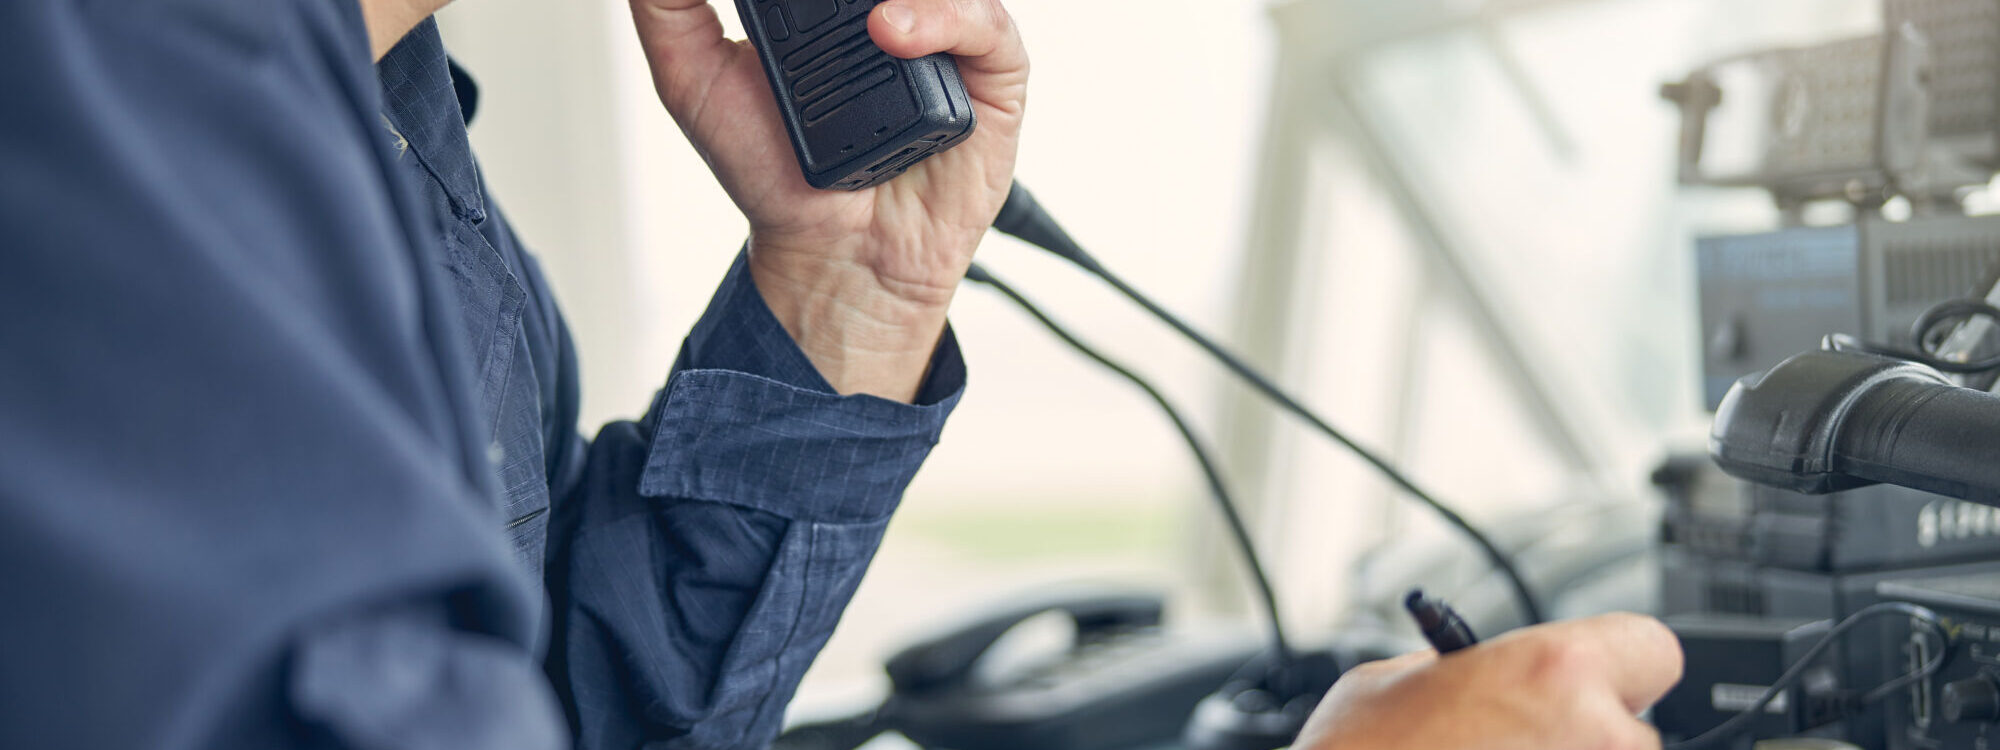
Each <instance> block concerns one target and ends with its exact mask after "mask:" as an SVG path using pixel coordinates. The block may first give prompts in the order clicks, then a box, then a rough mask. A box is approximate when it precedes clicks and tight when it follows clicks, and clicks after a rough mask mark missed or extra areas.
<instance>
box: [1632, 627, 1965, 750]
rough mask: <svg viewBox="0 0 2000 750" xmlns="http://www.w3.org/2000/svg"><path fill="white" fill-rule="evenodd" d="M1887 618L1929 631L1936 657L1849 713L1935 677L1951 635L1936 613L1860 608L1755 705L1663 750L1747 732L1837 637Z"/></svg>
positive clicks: (1690, 748) (1694, 747)
mask: <svg viewBox="0 0 2000 750" xmlns="http://www.w3.org/2000/svg"><path fill="white" fill-rule="evenodd" d="M1887 615H1904V616H1907V617H1909V618H1910V619H1911V620H1913V621H1915V622H1920V623H1923V624H1924V626H1925V627H1927V628H1929V629H1930V631H1931V634H1932V635H1935V636H1937V638H1938V650H1937V655H1936V656H1934V657H1931V659H1930V660H1929V661H1927V662H1925V663H1923V664H1920V665H1918V666H1917V668H1916V669H1915V670H1912V671H1911V672H1909V673H1907V674H1904V675H1903V676H1901V677H1897V678H1896V679H1893V680H1889V681H1888V682H1884V683H1882V684H1881V685H1878V686H1876V687H1875V688H1874V689H1872V690H1869V691H1868V692H1867V693H1864V694H1862V695H1861V696H1860V697H1859V698H1858V699H1856V700H1855V701H1854V703H1852V704H1851V709H1852V710H1859V709H1860V708H1861V707H1864V706H1868V705H1871V704H1874V703H1878V702H1880V701H1882V700H1883V699H1885V698H1888V697H1889V696H1891V695H1894V694H1896V691H1898V690H1902V689H1903V688H1906V687H1909V686H1910V685H1911V684H1914V683H1916V682H1917V681H1918V680H1923V679H1927V678H1929V677H1930V676H1931V675H1934V674H1937V672H1938V670H1940V669H1943V668H1944V664H1945V660H1946V659H1947V658H1949V656H1950V654H1951V648H1950V646H1951V633H1950V631H1948V630H1946V629H1945V626H1944V622H1943V621H1941V620H1939V619H1938V616H1937V613H1935V612H1932V611H1930V610H1929V609H1927V608H1924V607H1919V606H1917V605H1915V604H1909V603H1907V602H1883V603H1881V604H1875V605H1871V606H1868V607H1863V608H1862V609H1861V610H1860V611H1857V612H1855V613H1854V614H1851V615H1848V616H1847V617H1845V618H1843V619H1841V621H1840V622H1839V623H1838V624H1836V625H1834V626H1833V628H1832V629H1830V630H1828V631H1826V635H1823V636H1820V639H1819V641H1818V642H1816V643H1814V644H1813V645H1812V648H1808V649H1806V652H1805V653H1804V654H1801V655H1800V656H1799V659H1798V661H1797V662H1795V663H1793V664H1792V666H1791V668H1790V669H1787V670H1785V672H1784V673H1783V674H1781V675H1779V676H1778V679H1776V680H1773V681H1772V682H1771V686H1770V687H1769V688H1766V689H1765V690H1764V694H1763V695H1760V696H1758V697H1757V700H1756V701H1755V702H1753V703H1751V704H1750V705H1748V706H1745V707H1744V708H1743V710H1742V711H1739V712H1737V714H1736V715H1735V716H1731V717H1729V719H1728V720H1727V721H1724V722H1722V723H1721V724H1717V725H1716V726H1715V728H1714V729H1710V730H1708V731H1706V732H1702V733H1701V734H1699V735H1695V736H1694V737H1691V738H1689V739H1685V740H1682V741H1680V742H1674V743H1669V744H1668V745H1667V746H1666V750H1698V749H1699V748H1705V747H1709V746H1712V745H1714V744H1716V743H1718V742H1722V741H1724V740H1728V739H1730V738H1733V737H1735V736H1737V735H1739V734H1742V733H1743V732H1744V731H1747V730H1748V729H1749V728H1750V723H1751V722H1753V721H1756V720H1757V718H1758V717H1760V716H1762V715H1764V710H1765V708H1767V707H1769V706H1770V705H1771V701H1774V700H1777V699H1778V696H1779V695H1782V694H1784V692H1785V691H1786V690H1789V689H1791V688H1792V687H1794V686H1796V685H1798V683H1799V682H1800V681H1801V680H1803V679H1805V675H1806V672H1807V671H1808V670H1810V669H1812V667H1813V663H1814V662H1815V661H1816V660H1817V659H1818V658H1819V656H1820V654H1823V653H1826V650H1827V649H1829V648H1833V644H1834V643H1835V642H1837V641H1839V640H1840V637H1841V636H1843V635H1846V634H1847V632H1848V631H1850V630H1853V629H1854V628H1855V627H1856V626H1859V625H1860V624H1861V623H1863V622H1866V621H1868V620H1871V619H1874V618H1877V617H1883V616H1887Z"/></svg>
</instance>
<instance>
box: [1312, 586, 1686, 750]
mask: <svg viewBox="0 0 2000 750" xmlns="http://www.w3.org/2000/svg"><path fill="white" fill-rule="evenodd" d="M1680 675H1681V652H1680V644H1679V642H1678V641H1676V640H1675V638H1674V635H1673V633H1672V632H1671V631H1669V630H1667V628H1666V626H1664V625H1661V624H1660V623H1659V621H1657V620H1654V619H1652V618H1649V617H1640V616H1637V615H1604V616H1601V617H1593V618H1590V619H1586V620H1575V621H1571V622H1561V623H1555V624H1552V625H1543V626H1538V627H1533V628H1525V629H1522V630H1517V631H1514V632H1512V633H1508V634H1505V635H1502V636H1500V637H1499V638H1495V639H1493V640H1491V641H1488V642H1486V643H1482V644H1479V645H1477V646H1472V647H1470V648H1466V649H1464V650H1461V651H1456V652H1453V653H1450V654H1447V655H1445V656H1442V657H1440V656H1438V655H1437V654H1436V653H1435V652H1430V651H1426V652H1421V653H1416V654H1410V655H1407V656H1403V657H1399V658H1396V659H1391V660H1388V661H1384V662H1376V663H1373V664H1364V665H1362V666H1359V667H1356V668H1354V669H1352V670H1349V671H1348V672H1347V674H1346V675H1344V676H1342V677H1341V678H1340V681H1339V682H1336V683H1334V686H1333V690H1332V691H1331V692H1329V693H1328V694H1327V696H1326V699H1325V700H1324V701H1322V702H1321V703H1320V706H1319V710H1318V711H1317V712H1316V713H1315V715H1314V716H1313V718H1312V721H1311V722H1310V723H1309V724H1308V725H1307V726H1306V730H1305V733H1304V734H1303V735H1301V736H1300V738H1299V741H1298V743H1297V744H1295V745H1293V747H1295V748H1299V749H1300V750H1393V749H1394V748H1410V747H1440V748H1443V747H1448V748H1456V749H1457V750H1515V749H1517V748H1518V749H1519V750H1646V749H1647V748H1653V749H1655V750H1657V748H1659V747H1660V737H1659V734H1658V733H1657V732H1655V731H1654V730H1653V728H1652V727H1650V726H1647V725H1646V724H1645V723H1644V722H1642V721H1640V720H1638V719H1637V718H1635V717H1636V715H1637V714H1638V713H1639V712H1640V711H1643V710H1645V709H1646V708H1647V707H1648V706H1651V705H1652V704H1653V703H1655V702H1657V701H1659V699H1660V698H1661V696H1664V695H1666V692H1667V690H1668V689H1669V688H1671V687H1673V685H1674V683H1676V682H1678V681H1679V680H1680Z"/></svg>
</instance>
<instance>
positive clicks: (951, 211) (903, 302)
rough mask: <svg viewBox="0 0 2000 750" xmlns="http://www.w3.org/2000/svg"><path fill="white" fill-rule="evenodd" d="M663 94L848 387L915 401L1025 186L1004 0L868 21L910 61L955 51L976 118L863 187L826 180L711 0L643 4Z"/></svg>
mask: <svg viewBox="0 0 2000 750" xmlns="http://www.w3.org/2000/svg"><path fill="white" fill-rule="evenodd" d="M631 4H632V15H633V18H634V20H635V22H636V23H637V25H638V29H639V38H640V42H641V44H642V45H643V46H644V47H645V49H646V55H647V58H648V61H649V62H650V64H651V66H652V71H653V82H654V85H655V87H656V88H657V89H658V90H659V94H660V100H661V101H662V102H664V103H665V104H666V107H667V110H668V111H669V112H670V113H672V114H673V116H674V119H675V121H676V122H678V123H679V124H680V127H681V130H682V131H684V132H685V133H686V134H687V136H688V138H689V140H691V141H692V142H693V143H694V146H695V149H696V150H697V151H699V152H700V153H701V156H702V158H703V160H705V161H706V162H707V163H708V165H709V168H710V169H711V170H712V171H714V172H715V175H716V177H717V178H718V179H719V180H720V181H721V183H722V186H723V188H724V189H725V190H727V191H728V193H729V196H730V198H731V199H732V200H734V201H735V203H736V205H737V207H738V208H740V209H742V211H743V213H744V215H745V216H746V217H748V218H749V220H750V270H751V275H752V277H753V278H754V279H755V280H756V283H757V287H758V290H759V291H760V292H761V293H762V294H763V295H764V298H765V300H766V302H768V303H769V304H770V306H771V310H772V312H774V313H776V314H777V316H778V320H779V321H780V322H781V323H783V324H784V325H785V328H786V330H787V331H789V332H790V333H791V334H792V337H793V338H794V339H795V340H797V341H798V343H799V345H800V347H801V348H802V349H804V350H805V352H806V355H807V356H808V357H809V358H811V359H812V361H813V364H814V365H815V366H817V367H818V368H819V370H820V372H821V374H822V375H824V376H826V378H827V380H828V381H829V382H831V383H833V385H834V387H835V388H836V389H838V390H840V391H841V392H842V393H873V394H875V395H880V396H885V397H889V398H896V399H900V400H909V399H910V398H913V397H914V396H915V394H916V389H917V387H918V385H919V384H920V383H921V381H922V378H923V375H924V367H925V366H926V365H927V364H928V363H929V361H930V356H931V353H932V351H933V350H934V349H935V347H936V345H937V341H938V337H939V335H940V334H941V333H942V332H943V328H944V321H945V311H946V308H947V307H948V306H949V305H950V303H951V298H952V295H953V293H954V292H955V290H956V289H957V288H958V284H959V281H960V279H962V278H963V277H964V275H965V271H966V268H967V267H968V266H970V265H971V263H972V254H973V251H974V250H975V249H976V248H977V247H978V245H979V242H980V240H981V238H983V237H984V236H985V234H986V230H987V227H988V226H989V225H990V224H991V223H992V221H993V217H994V216H995V215H997V214H998V213H999V211H1000V205H1001V203H1003V202H1004V201H1005V200H1006V198H1007V189H1008V187H1009V186H1010V185H1011V184H1012V183H1013V175H1014V157H1015V153H1016V151H1017V150H1018V146H1019V136H1020V131H1021V118H1022V113H1023V112H1024V111H1025V109H1026V105H1027V84H1028V56H1027V50H1026V48H1025V47H1024V46H1023V45H1022V42H1021V36H1020V34H1019V33H1018V32H1017V30H1016V29H1015V27H1014V23H1013V20H1012V17H1011V16H1009V15H1008V13H1007V10H1006V9H1005V8H1004V7H1002V5H1001V2H1000V0H888V1H887V2H883V3H881V4H880V5H878V6H876V7H875V9H874V11H873V12H872V14H871V15H870V16H869V19H868V31H869V34H870V35H871V36H872V37H873V38H874V40H875V42H876V43H877V44H878V45H880V46H881V47H882V48H883V49H885V50H887V51H888V52H889V53H890V54H892V55H896V56H899V57H906V58H913V57H921V56H924V55H928V54H933V53H937V52H949V53H951V54H953V55H956V56H957V57H958V64H959V69H960V72H961V74H962V75H963V77H964V79H965V85H966V89H967V92H968V93H969V94H970V95H971V97H972V102H973V110H974V116H975V117H976V118H977V120H978V129H977V130H976V131H975V132H974V133H973V134H972V136H971V137H970V138H968V139H966V141H965V142H964V143H961V144H959V146H958V147H957V148H954V149H952V150H951V151H948V152H945V153H943V154H939V155H937V156H934V157H931V158H930V159H928V160H925V161H924V162H923V163H921V164H918V165H916V166H915V167H912V168H911V169H910V170H909V172H908V173H906V174H904V175H903V176H902V177H899V178H897V179H894V180H890V181H889V182H887V183H885V184H883V185H880V186H877V187H874V188H871V189H868V190H863V191H858V192H833V191H821V190H815V189H813V188H812V187H811V186H809V185H807V184H806V181H805V178H804V176H803V175H802V174H801V173H800V171H799V166H798V163H797V161H796V158H795V157H794V156H793V153H792V147H791V141H790V140H789V139H788V136H787V135H786V133H785V126H784V120H783V119H782V118H781V117H780V116H779V114H778V108H777V103H776V99H775V97H774V96H773V95H772V93H771V87H770V84H769V82H768V81H767V80H766V79H765V76H764V70H763V67H762V65H761V64H760V63H759V62H758V59H757V53H756V50H755V49H754V48H752V47H751V46H750V44H749V43H748V42H744V41H730V40H727V39H725V38H724V37H723V29H722V23H721V21H720V19H719V18H718V16H717V14H716V10H715V8H714V7H713V6H712V5H710V4H709V2H708V0H631Z"/></svg>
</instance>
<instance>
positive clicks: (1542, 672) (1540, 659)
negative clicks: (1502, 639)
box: [1527, 638, 1597, 692]
mask: <svg viewBox="0 0 2000 750" xmlns="http://www.w3.org/2000/svg"><path fill="white" fill-rule="evenodd" d="M1527 646H1528V654H1527V658H1528V679H1529V681H1530V683H1531V684H1533V685H1535V686H1537V687H1539V688H1541V689H1543V690H1547V691H1556V692H1563V691H1569V690H1573V689H1574V688H1575V687H1576V686H1577V685H1580V684H1582V683H1583V682H1584V681H1585V680H1586V679H1587V678H1588V677H1589V676H1590V675H1591V674H1592V672H1593V670H1595V669H1596V668H1597V667H1596V663H1595V662H1596V657H1595V655H1594V654H1592V653H1591V652H1590V649H1588V648H1586V647H1584V646H1582V645H1580V644H1578V643H1576V642H1574V641H1569V640H1563V639H1558V638H1539V639H1536V640H1534V641H1531V642H1529V644H1527Z"/></svg>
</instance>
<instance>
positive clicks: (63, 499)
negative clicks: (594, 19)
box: [0, 0, 965, 750]
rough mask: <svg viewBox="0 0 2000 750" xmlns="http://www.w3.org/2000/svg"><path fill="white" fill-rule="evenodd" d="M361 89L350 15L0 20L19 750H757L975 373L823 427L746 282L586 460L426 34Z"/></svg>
mask: <svg viewBox="0 0 2000 750" xmlns="http://www.w3.org/2000/svg"><path fill="white" fill-rule="evenodd" d="M369 58H370V50H369V44H368V37H367V34H366V32H365V29H364V28H363V26H362V21H361V17H360V13H359V10H358V8H357V7H356V5H355V4H354V2H353V0H153V1H151V2H144V3H124V2H110V1H109V0H9V1H8V2H6V3H0V94H4V101H0V394H4V399H5V405H4V407H0V747H4V748H37V749H38V750H42V749H46V748H119V749H121V750H122V749H124V748H188V749H190V750H194V749H197V748H198V749H201V750H228V749H231V748H251V747H259V748H262V747H316V748H317V747H333V748H385V749H386V748H398V749H407V748H553V747H561V746H564V745H566V744H574V745H576V746H578V747H583V748H630V747H641V746H644V747H656V748H748V747H759V746H762V745H764V744H766V743H767V742H768V741H769V739H770V738H771V737H772V736H773V735H774V734H775V733H776V731H777V727H778V725H779V722H780V719H781V716H782V714H783V711H784V707H785V704H786V702H787V701H788V700H789V698H790V697H791V695H792V693H793V691H794V690H795V689H796V687H797V685H798V682H799V680H800V678H801V677H802V675H803V674H804V672H805V670H806V667H807V666H808V664H809V663H810V662H811V661H812V659H813V658H814V656H815V655H816V654H817V652H818V650H819V649H820V648H821V647H822V646H823V645H824V643H825V642H826V639H827V637H828V636H829V635H830V634H831V632H832V630H833V628H834V625H835V623H836V621H837V620H838V619H839V616H840V613H841V611H842V609H843V607H844V606H845V605H846V603H847V602H848V600H849V598H850V597H851V595H852V594H853V592H854V589H855V587H856V585H857V583H858V582H859V580H860V578H861V575H862V572H863V570H864V569H865V567H866V566H867V564H868V561H869V559H870V558H871V556H872V555H873V554H874V551H875V549H876V547H877V544H878V542H879V540H880V539H881V535H882V532H883V529H884V527H885V525H886V522H887V519H888V517H889V515H890V513H891V511H893V510H894V508H895V507H896V505H897V503H898V499H899V497H900V496H901V494H902V492H903V490H904V488H905V487H906V486H907V485H908V483H909V481H910V479H911V477H912V476H913V474H914V473H915V471H916V470H917V467H918V465H919V464H920V463H921V462H922V460H923V459H924V457H925V456H926V455H927V453H928V452H929V450H930V448H931V447H932V446H933V445H934V444H935V443H936V441H937V438H938V435H939V431H940V430H941V429H942V426H943V424H944V421H945V418H946V416H947V414H948V413H949V412H950V411H951V409H952V406H953V405H954V404H955V403H956V402H957V399H958V394H959V392H960V390H961V388H962V384H963V382H964V373H965V371H964V366H963V363H962V361H961V360H960V359H959V356H958V350H957V347H956V345H955V343H954V342H953V341H952V339H951V337H950V336H949V334H947V336H946V337H945V339H944V341H943V343H942V344H941V346H940V348H939V351H938V353H937V356H936V357H935V359H934V361H933V362H932V365H931V372H930V374H929V376H928V377H927V381H926V383H925V384H924V385H923V387H922V393H921V395H920V398H919V399H918V402H917V403H916V404H914V405H911V404H899V403H892V402H889V401H885V400H881V399H876V398H872V397H841V396H838V395H837V394H835V393H834V392H833V390H832V389H831V388H830V387H829V386H828V384H827V383H826V382H825V381H824V380H823V379H822V378H821V377H820V376H819V375H818V373H817V372H816V371H815V370H814V368H813V366H812V364H811V363H810V361H808V360H807V359H806V357H805V356H804V354H803V353H802V352H800V351H799V349H798V348H797V346H796V345H795V344H794V343H793V341H792V340H791V338H790V337H789V336H788V335H787V334H786V333H785V331H784V329H783V328H782V327H781V326H780V325H779V324H778V322H777V320H776V319H775V318H774V317H773V316H772V314H771V312H770V311H769V310H768V309H767V308H766V307H765V305H764V302H763V300H762V298H761V297H759V295H758V292H757V289H756V287H755V285H754V284H753V283H752V281H751V280H750V277H749V275H748V273H747V272H746V271H745V268H744V265H743V261H742V260H741V259H740V258H739V259H738V261H737V263H736V265H735V267H734V268H733V269H732V270H731V271H730V272H729V274H728V277H727V278H725V279H724V280H723V282H722V285H721V288H720V290H719V291H718V292H717V293H716V296H715V298H714V301H713V302H712V304H711V306H710V308H709V310H708V312H707V313H706V314H705V315H704V317H703V318H702V319H701V321H700V322H699V323H698V324H697V325H696V327H695V329H694V330H693V332H692V333H691V334H690V335H689V337H688V339H687V341H686V343H685V345H684V347H683V349H682V351H681V355H680V358H679V361H678V362H677V363H676V364H675V366H674V370H673V372H672V373H670V374H668V376H667V378H666V381H665V386H664V388H663V389H662V390H661V391H660V393H659V395H658V396H657V397H656V399H655V400H654V402H653V403H652V404H651V406H650V408H649V409H648V410H647V411H646V412H645V416H644V417H643V418H642V419H640V420H638V421H633V422H619V423H615V424H612V425H609V426H606V427H604V428H603V429H602V430H601V431H600V432H599V433H598V434H597V437H596V438H595V439H592V440H586V439H584V438H583V437H582V436H581V434H579V432H578V430H577V427H578V426H577V424H576V421H577V383H578V377H577V366H576V359H575V356H574V352H573V349H572V345H571V341H570V338H569V334H568V331H567V329H566V328H565V326H564V324H563V321H562V318H561V314H560V312H559V311H558V309H557V307H556V304H555V301H554V299H553V298H552V297H551V295H550V293H549V289H548V286H547V284H546V283H545V280H544V279H543V277H542V274H541V272H540V270H539V269H538V268H537V267H536V264H535V262H534V260H533V258H531V257H530V256H529V255H528V254H527V253H526V252H525V251H524V250H523V248H522V246H521V242H520V241H519V239H518V238H517V237H516V236H515V235H514V233H513V231H512V230H511V229H510V228H509V226H508V224H507V221H506V219H505V218H504V217H503V216H502V215H501V214H500V212H499V211H498V210H497V208H496V207H495V205H494V204H493V202H492V200H491V199H490V198H489V197H488V195H487V191H486V189H485V186H484V184H483V183H482V181H481V179H480V177H479V171H478V167H477V165H476V163H475V161H474V159H473V156H472V152H471V149H470V147H469V146H468V144H467V141H466V135H465V122H464V116H465V115H464V113H463V111H462V109H461V106H460V97H459V95H458V94H457V93H456V92H455V89H454V80H453V78H452V75H451V73H450V71H449V69H448V64H447V61H446V58H445V54H444V49H443V45H442V44H441V43H440V41H439V39H438V35H437V30H436V28H435V27H434V26H433V25H432V24H430V23H426V24H424V25H423V26H421V27H419V28H418V29H417V30H416V31H415V32H413V33H412V34H411V36H410V37H409V38H408V39H406V40H405V41H404V42H403V43H402V44H401V45H400V46H398V47H397V48H396V49H395V50H394V51H393V52H391V53H390V54H389V55H388V56H387V57H385V58H384V59H383V60H382V61H381V62H380V64H379V65H378V66H373V67H371V65H370V63H369ZM634 406H635V411H636V409H637V407H638V406H640V405H634Z"/></svg>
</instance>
